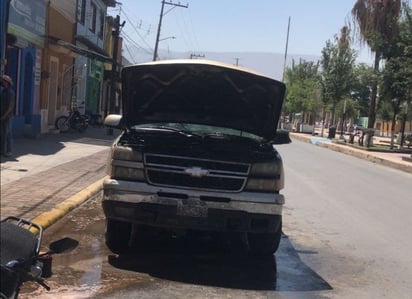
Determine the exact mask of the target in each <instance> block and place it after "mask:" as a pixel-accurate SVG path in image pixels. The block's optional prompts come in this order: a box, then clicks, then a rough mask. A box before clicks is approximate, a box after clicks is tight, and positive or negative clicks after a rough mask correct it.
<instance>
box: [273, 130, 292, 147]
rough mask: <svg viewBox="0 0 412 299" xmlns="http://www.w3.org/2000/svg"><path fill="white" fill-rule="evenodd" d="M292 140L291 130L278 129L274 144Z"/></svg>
mask: <svg viewBox="0 0 412 299" xmlns="http://www.w3.org/2000/svg"><path fill="white" fill-rule="evenodd" d="M291 142H292V140H291V139H290V137H289V131H286V130H277V131H276V135H275V138H274V139H273V144H288V143H291Z"/></svg>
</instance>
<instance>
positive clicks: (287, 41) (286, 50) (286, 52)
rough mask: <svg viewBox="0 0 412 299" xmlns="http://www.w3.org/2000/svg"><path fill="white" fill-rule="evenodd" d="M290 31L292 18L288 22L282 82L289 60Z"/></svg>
mask: <svg viewBox="0 0 412 299" xmlns="http://www.w3.org/2000/svg"><path fill="white" fill-rule="evenodd" d="M289 30H290V17H289V20H288V32H287V34H286V47H285V60H284V61H283V73H282V81H283V80H284V79H285V69H286V59H287V58H288V45H289Z"/></svg>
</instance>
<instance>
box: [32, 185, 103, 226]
mask: <svg viewBox="0 0 412 299" xmlns="http://www.w3.org/2000/svg"><path fill="white" fill-rule="evenodd" d="M104 180H105V178H103V179H100V180H98V181H97V182H95V183H93V184H91V185H90V186H88V187H86V188H85V189H83V190H82V191H80V192H78V193H76V194H75V195H73V196H71V197H69V198H68V199H66V200H65V201H63V202H62V203H60V204H58V205H57V206H55V207H54V208H53V209H51V210H50V211H48V212H44V213H43V214H41V215H39V216H37V217H36V218H34V219H33V220H32V221H33V222H34V223H36V224H38V225H40V226H41V227H42V228H43V229H46V228H48V227H49V226H51V225H52V224H54V223H55V222H56V221H57V220H59V219H61V218H62V217H63V216H64V215H66V214H67V213H68V212H70V211H71V210H73V209H75V208H76V207H78V206H80V205H81V204H82V203H84V202H85V201H86V200H88V199H89V198H91V197H93V196H94V195H96V194H97V193H98V192H100V191H101V190H102V187H103V181H104Z"/></svg>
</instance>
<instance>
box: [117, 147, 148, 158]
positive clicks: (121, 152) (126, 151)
mask: <svg viewBox="0 0 412 299" xmlns="http://www.w3.org/2000/svg"><path fill="white" fill-rule="evenodd" d="M112 158H113V159H114V160H125V161H136V162H141V161H143V155H142V153H141V152H140V151H136V150H133V149H132V148H130V147H124V146H117V147H114V148H113V155H112Z"/></svg>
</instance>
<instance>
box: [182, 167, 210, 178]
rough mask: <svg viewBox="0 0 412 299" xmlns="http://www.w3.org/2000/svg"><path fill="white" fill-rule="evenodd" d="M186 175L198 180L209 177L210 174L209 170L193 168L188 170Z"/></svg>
mask: <svg viewBox="0 0 412 299" xmlns="http://www.w3.org/2000/svg"><path fill="white" fill-rule="evenodd" d="M185 173H187V174H188V175H190V176H193V177H196V178H201V177H204V176H207V175H208V174H209V170H207V169H203V168H201V167H191V168H186V169H185Z"/></svg>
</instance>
